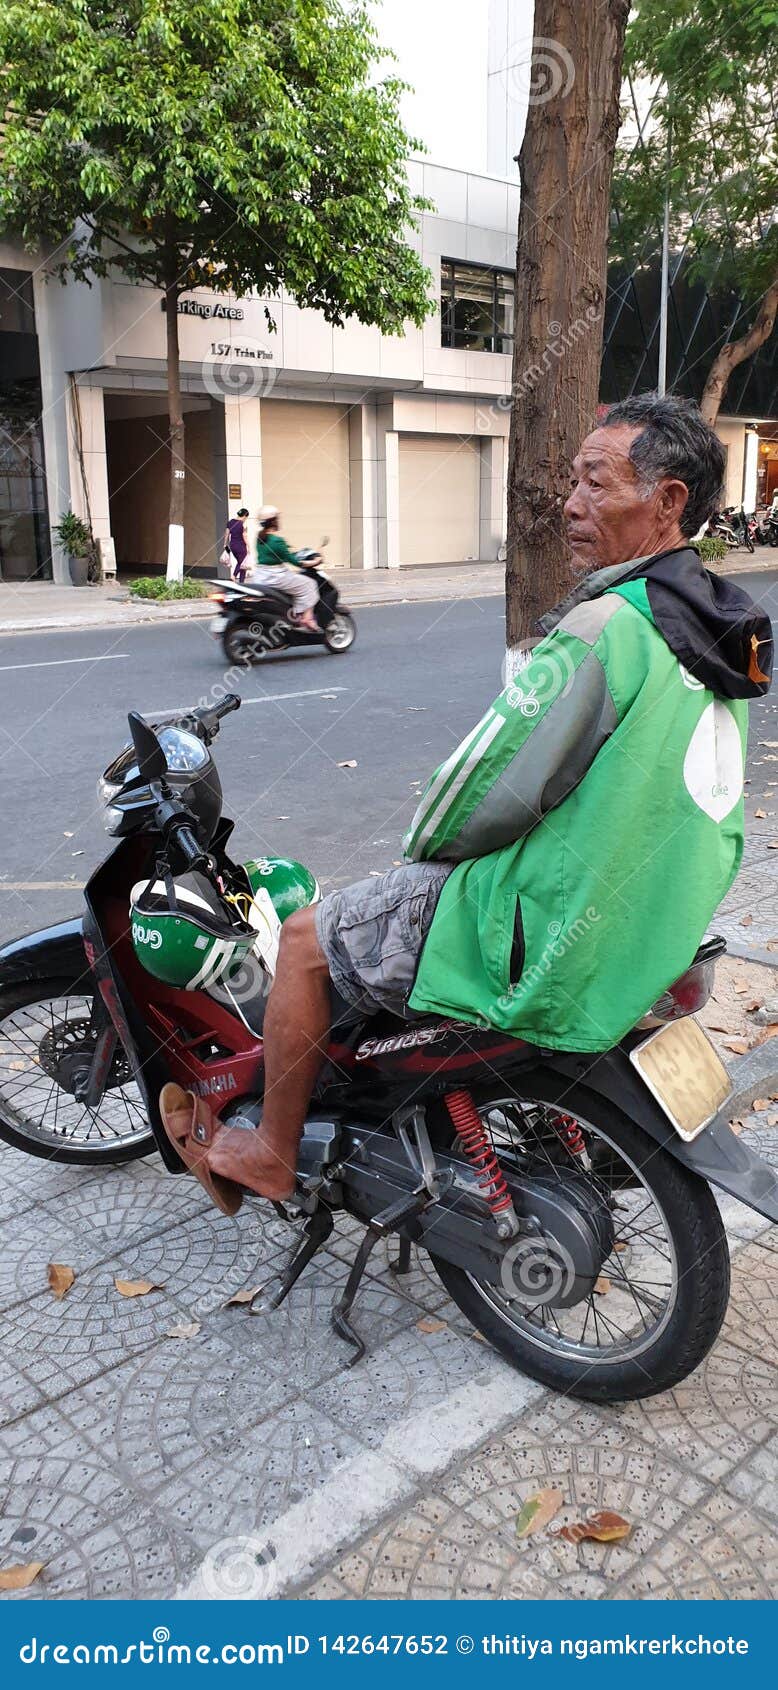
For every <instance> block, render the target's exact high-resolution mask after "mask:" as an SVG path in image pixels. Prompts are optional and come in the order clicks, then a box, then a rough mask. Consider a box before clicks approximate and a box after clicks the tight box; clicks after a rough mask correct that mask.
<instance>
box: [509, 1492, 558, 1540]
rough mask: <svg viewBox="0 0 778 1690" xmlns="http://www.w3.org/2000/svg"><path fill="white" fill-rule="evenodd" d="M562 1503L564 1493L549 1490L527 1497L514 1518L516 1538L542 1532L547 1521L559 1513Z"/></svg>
mask: <svg viewBox="0 0 778 1690" xmlns="http://www.w3.org/2000/svg"><path fill="white" fill-rule="evenodd" d="M563 1502H564V1492H563V1491H561V1490H552V1489H551V1488H547V1489H545V1490H539V1491H537V1492H536V1494H535V1495H534V1496H528V1497H527V1500H526V1502H524V1503H522V1506H521V1508H520V1509H519V1512H518V1514H517V1516H516V1536H517V1537H532V1535H533V1533H534V1532H540V1531H542V1530H543V1527H544V1526H547V1525H548V1523H549V1520H553V1518H554V1515H555V1514H558V1513H559V1510H560V1508H561V1506H562V1503H563Z"/></svg>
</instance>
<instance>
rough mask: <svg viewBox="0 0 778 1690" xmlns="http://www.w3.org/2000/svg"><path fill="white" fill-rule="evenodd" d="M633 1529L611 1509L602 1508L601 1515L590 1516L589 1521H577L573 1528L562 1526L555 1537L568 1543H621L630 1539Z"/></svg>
mask: <svg viewBox="0 0 778 1690" xmlns="http://www.w3.org/2000/svg"><path fill="white" fill-rule="evenodd" d="M631 1530H632V1527H631V1525H630V1523H629V1521H628V1520H624V1519H622V1516H621V1514H612V1513H611V1512H610V1509H608V1508H601V1509H600V1511H599V1513H597V1514H590V1515H589V1518H588V1520H576V1521H574V1523H573V1525H572V1526H562V1527H561V1529H560V1530H559V1531H558V1532H555V1534H554V1535H555V1537H563V1538H564V1539H565V1542H566V1543H583V1541H584V1539H585V1538H590V1539H592V1540H593V1541H594V1542H595V1543H620V1542H621V1540H622V1539H623V1538H625V1537H629V1534H630V1532H631Z"/></svg>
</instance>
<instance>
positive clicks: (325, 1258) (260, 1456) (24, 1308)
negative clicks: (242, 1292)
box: [0, 1117, 778, 1599]
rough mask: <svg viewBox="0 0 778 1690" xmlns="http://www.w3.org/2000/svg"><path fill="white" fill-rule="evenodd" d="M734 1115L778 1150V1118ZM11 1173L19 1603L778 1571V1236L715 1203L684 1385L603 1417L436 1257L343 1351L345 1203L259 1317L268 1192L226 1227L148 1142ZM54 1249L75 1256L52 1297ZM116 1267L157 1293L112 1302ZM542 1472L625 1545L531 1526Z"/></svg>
mask: <svg viewBox="0 0 778 1690" xmlns="http://www.w3.org/2000/svg"><path fill="white" fill-rule="evenodd" d="M762 1120H764V1117H762ZM745 1134H746V1136H747V1137H748V1139H749V1140H750V1141H751V1142H752V1143H754V1144H756V1145H757V1146H758V1147H759V1148H760V1149H761V1150H762V1153H763V1154H765V1155H766V1156H767V1157H768V1159H770V1160H771V1161H773V1162H774V1163H778V1134H777V1133H776V1130H775V1129H774V1128H772V1129H770V1128H769V1127H767V1126H765V1125H760V1124H759V1122H758V1117H753V1118H752V1119H751V1120H750V1121H749V1122H748V1123H747V1125H746V1129H745ZM0 1172H1V1173H2V1178H1V1179H0V1235H1V1242H2V1248H0V1309H2V1311H3V1312H2V1315H1V1316H0V1319H1V1320H2V1329H3V1345H2V1361H1V1362H0V1375H1V1377H2V1386H1V1388H0V1402H1V1403H2V1414H1V1419H2V1423H3V1424H2V1429H1V1430H0V1458H1V1459H2V1469H3V1476H4V1492H3V1507H2V1520H1V1522H0V1566H3V1567H7V1566H11V1565H18V1564H20V1563H26V1562H29V1561H32V1560H36V1561H43V1562H44V1563H45V1566H44V1570H43V1572H42V1574H41V1575H40V1577H39V1578H38V1579H37V1581H36V1582H35V1584H34V1585H32V1586H31V1587H30V1588H29V1590H28V1591H26V1592H24V1593H23V1595H24V1598H26V1597H30V1598H33V1599H35V1598H40V1599H51V1598H61V1597H77V1598H106V1597H129V1598H133V1599H138V1598H141V1597H154V1596H160V1597H169V1596H173V1595H178V1596H184V1595H195V1596H201V1597H202V1596H211V1597H227V1596H232V1595H239V1594H242V1595H245V1596H263V1595H267V1596H281V1595H293V1594H299V1595H303V1596H308V1597H316V1598H318V1597H325V1596H330V1595H346V1596H351V1597H358V1596H362V1595H369V1596H380V1595H384V1596H389V1595H400V1596H407V1597H420V1596H429V1595H444V1596H451V1597H462V1596H487V1597H494V1598H501V1597H505V1596H514V1597H519V1596H528V1595H529V1596H541V1597H548V1598H550V1599H553V1598H556V1597H560V1596H589V1595H595V1596H599V1597H604V1598H620V1597H624V1596H631V1595H644V1596H654V1595H678V1596H683V1597H696V1596H714V1597H736V1596H737V1597H745V1596H749V1597H757V1598H763V1599H766V1598H768V1597H769V1596H770V1595H771V1593H772V1591H773V1590H774V1587H775V1578H776V1575H778V1501H777V1500H776V1498H777V1496H778V1492H777V1491H776V1486H775V1477H776V1460H777V1459H778V1326H777V1325H776V1306H778V1305H777V1303H776V1295H775V1293H776V1288H777V1282H778V1253H776V1250H775V1235H774V1234H772V1236H769V1235H768V1233H767V1231H766V1230H765V1227H764V1223H763V1222H761V1221H760V1220H759V1219H758V1217H756V1216H754V1215H753V1214H752V1213H751V1212H750V1211H747V1210H745V1209H743V1208H741V1207H740V1206H739V1205H738V1204H736V1203H734V1202H732V1201H731V1200H725V1201H724V1204H723V1211H724V1215H725V1219H726V1223H727V1226H728V1230H729V1234H730V1243H731V1247H732V1249H733V1251H734V1252H735V1271H734V1289H733V1297H732V1303H731V1307H730V1312H729V1315H728V1318H727V1322H726V1326H725V1329H724V1333H723V1335H722V1337H721V1338H720V1339H719V1342H718V1344H717V1345H716V1347H715V1349H714V1351H713V1353H712V1355H711V1356H710V1357H709V1359H708V1361H707V1362H706V1363H705V1365H704V1366H703V1367H702V1368H700V1369H699V1370H698V1372H697V1374H696V1375H695V1376H694V1378H692V1379H691V1380H689V1381H688V1382H687V1383H686V1384H685V1385H683V1386H682V1387H680V1388H679V1389H678V1390H677V1391H674V1392H671V1393H669V1394H666V1395H664V1396H661V1397H659V1398H656V1399H652V1400H649V1401H647V1402H645V1403H643V1404H640V1405H629V1406H625V1407H622V1408H617V1409H593V1408H590V1407H587V1406H584V1405H582V1404H580V1403H576V1402H573V1401H571V1400H569V1399H565V1398H559V1397H555V1396H553V1395H551V1394H550V1393H548V1392H546V1391H545V1390H543V1389H542V1388H541V1387H540V1386H538V1385H536V1384H534V1383H533V1382H532V1381H530V1380H528V1379H525V1378H523V1377H522V1375H520V1374H518V1373H515V1372H514V1371H513V1370H512V1369H510V1368H509V1367H507V1366H506V1365H505V1364H504V1363H503V1362H502V1361H500V1359H499V1358H498V1357H497V1356H496V1355H495V1354H494V1352H493V1351H492V1350H491V1349H490V1348H489V1346H488V1345H486V1344H484V1343H483V1342H482V1341H480V1340H478V1339H477V1338H476V1337H475V1335H474V1333H473V1331H472V1329H471V1327H470V1326H469V1324H468V1322H467V1321H466V1320H465V1319H464V1318H463V1317H462V1315H460V1313H459V1312H458V1310H457V1309H456V1308H455V1307H454V1306H453V1305H452V1304H451V1303H450V1302H449V1301H448V1299H447V1296H446V1293H445V1292H444V1290H443V1287H442V1285H441V1284H440V1282H439V1281H438V1279H437V1277H436V1276H435V1274H434V1272H433V1270H432V1268H431V1265H430V1264H429V1261H428V1259H427V1258H426V1257H424V1256H419V1257H416V1258H415V1260H414V1264H413V1268H412V1272H411V1273H410V1275H409V1276H408V1277H406V1278H401V1279H398V1278H397V1277H396V1276H395V1275H394V1274H393V1272H392V1270H391V1267H390V1265H389V1260H388V1254H389V1252H388V1249H387V1248H384V1249H383V1250H382V1252H381V1253H379V1254H377V1256H376V1258H375V1259H374V1264H373V1266H372V1267H371V1270H370V1272H369V1273H368V1275H367V1277H366V1279H365V1281H364V1284H363V1289H362V1290H361V1292H360V1295H359V1300H358V1305H357V1309H356V1311H355V1318H356V1320H357V1322H358V1325H359V1329H360V1331H361V1332H362V1334H363V1336H364V1337H365V1339H366V1342H367V1345H368V1355H367V1357H366V1359H365V1360H364V1361H363V1362H362V1363H361V1365H359V1366H358V1367H356V1368H354V1369H351V1368H350V1367H349V1366H348V1361H349V1352H348V1351H347V1350H346V1348H345V1346H344V1345H343V1344H342V1342H341V1341H340V1340H339V1339H338V1338H337V1337H336V1336H335V1335H334V1333H333V1331H332V1329H331V1326H330V1309H331V1305H332V1301H333V1297H334V1296H335V1295H336V1294H337V1293H338V1292H339V1291H340V1289H342V1287H343V1284H344V1281H345V1277H346V1273H347V1264H348V1263H349V1262H350V1260H351V1258H352V1256H353V1252H354V1249H355V1245H356V1241H357V1236H358V1231H359V1229H355V1227H354V1225H353V1223H351V1222H349V1221H346V1222H345V1224H340V1225H339V1226H338V1228H337V1230H336V1232H335V1234H334V1235H333V1238H332V1240H331V1241H330V1245H329V1247H328V1248H327V1249H326V1250H324V1251H322V1252H321V1254H320V1255H319V1256H318V1258H317V1260H316V1262H315V1263H314V1264H313V1265H312V1266H311V1267H310V1268H309V1269H308V1271H307V1272H306V1273H305V1274H304V1275H303V1278H302V1279H301V1281H300V1282H299V1284H298V1286H297V1287H296V1288H295V1290H294V1291H293V1292H292V1294H291V1296H290V1298H289V1299H288V1301H287V1303H286V1304H285V1305H284V1306H283V1307H282V1308H281V1309H280V1310H278V1311H273V1310H272V1309H271V1308H270V1306H269V1299H267V1298H265V1299H264V1300H263V1299H261V1298H260V1299H259V1300H258V1303H257V1305H255V1310H256V1312H255V1313H254V1314H252V1313H250V1312H249V1309H248V1308H247V1307H245V1306H233V1307H230V1308H227V1307H225V1304H226V1303H227V1301H228V1299H229V1298H230V1297H231V1296H232V1295H233V1294H234V1293H235V1292H236V1291H238V1290H239V1289H241V1288H243V1287H246V1286H248V1287H252V1288H253V1287H256V1286H258V1285H268V1284H272V1281H273V1279H274V1276H275V1275H276V1274H277V1273H278V1271H279V1269H280V1267H281V1266H282V1264H283V1262H284V1261H285V1259H286V1254H287V1250H288V1248H289V1239H290V1234H289V1231H288V1229H287V1228H285V1227H283V1226H282V1224H281V1223H280V1222H279V1221H278V1220H276V1219H275V1217H274V1216H273V1215H272V1214H270V1212H269V1210H268V1208H267V1206H266V1205H263V1204H260V1203H257V1204H250V1203H246V1204H245V1205H244V1208H243V1210H242V1211H241V1213H240V1215H239V1216H238V1217H237V1218H236V1219H235V1220H228V1219H226V1218H225V1217H223V1216H221V1215H219V1214H218V1213H217V1212H216V1211H215V1210H214V1209H213V1207H212V1206H211V1205H210V1204H209V1203H208V1202H207V1201H206V1200H205V1198H204V1197H203V1194H202V1192H201V1190H200V1188H199V1187H198V1186H197V1185H196V1184H195V1182H194V1181H192V1180H189V1179H187V1178H186V1177H182V1178H178V1179H174V1178H171V1177H170V1176H168V1175H166V1174H165V1173H164V1172H163V1171H162V1168H161V1165H160V1164H159V1163H158V1161H157V1160H156V1158H154V1159H151V1160H149V1161H147V1162H143V1163H135V1164H134V1165H129V1166H126V1167H124V1168H115V1169H112V1170H106V1171H105V1172H100V1173H97V1172H94V1171H90V1170H88V1169H81V1170H79V1169H75V1168H72V1169H71V1168H64V1167H58V1166H55V1165H54V1164H51V1163H45V1162H40V1161H35V1160H33V1159H32V1158H29V1157H25V1156H23V1155H21V1154H19V1153H17V1152H16V1151H13V1150H11V1149H8V1148H5V1147H3V1148H2V1149H0ZM392 1249H393V1246H392ZM51 1261H55V1262H59V1263H62V1264H65V1265H66V1266H69V1267H71V1268H72V1269H73V1271H74V1273H75V1275H76V1278H75V1283H74V1284H73V1286H72V1288H71V1290H70V1291H69V1292H68V1294H67V1296H66V1297H65V1298H64V1300H62V1301H60V1302H58V1301H55V1299H54V1298H53V1296H52V1294H51V1292H50V1291H49V1289H48V1288H47V1284H46V1273H47V1264H48V1263H49V1262H51ZM115 1276H121V1277H122V1278H125V1279H130V1280H140V1279H147V1280H150V1281H151V1282H152V1283H153V1285H154V1286H155V1287H157V1288H156V1289H154V1290H153V1291H152V1292H150V1293H149V1294H148V1295H146V1296H139V1297H137V1298H134V1299H132V1300H127V1299H125V1298H123V1297H121V1296H120V1295H119V1293H118V1292H117V1290H116V1289H115V1286H114V1278H115ZM181 1326H184V1327H185V1328H189V1329H191V1334H190V1335H189V1336H184V1337H180V1336H173V1335H172V1332H173V1331H175V1329H177V1328H180V1327H181ZM556 1484H558V1486H559V1488H560V1489H561V1490H562V1491H563V1495H564V1511H563V1514H561V1515H560V1517H559V1520H558V1521H557V1524H559V1523H561V1522H562V1520H563V1519H566V1518H567V1519H570V1518H577V1517H580V1511H581V1509H583V1508H589V1507H594V1506H596V1507H606V1508H611V1509H615V1510H616V1511H617V1512H620V1513H623V1514H624V1515H625V1516H626V1517H627V1518H628V1519H629V1520H630V1522H631V1523H632V1526H633V1531H632V1534H631V1536H630V1538H629V1540H628V1541H627V1543H626V1544H622V1545H619V1544H614V1545H611V1546H600V1545H597V1544H584V1545H581V1546H579V1547H578V1548H572V1547H571V1546H569V1545H566V1544H562V1543H560V1542H559V1541H558V1540H556V1539H553V1538H552V1537H550V1536H549V1534H548V1533H543V1534H541V1535H540V1536H539V1537H536V1538H532V1539H530V1540H528V1541H527V1542H525V1543H524V1544H518V1543H517V1541H516V1537H515V1518H516V1514H517V1513H518V1510H519V1507H520V1506H521V1503H522V1500H524V1499H525V1498H527V1497H529V1496H531V1495H532V1494H533V1493H534V1492H535V1491H536V1490H537V1489H538V1488H540V1487H541V1486H544V1485H556Z"/></svg>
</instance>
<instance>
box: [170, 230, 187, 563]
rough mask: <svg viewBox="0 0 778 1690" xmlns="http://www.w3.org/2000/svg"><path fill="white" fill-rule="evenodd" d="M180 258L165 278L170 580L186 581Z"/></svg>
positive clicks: (173, 256) (174, 258)
mask: <svg viewBox="0 0 778 1690" xmlns="http://www.w3.org/2000/svg"><path fill="white" fill-rule="evenodd" d="M180 292H181V289H180V286H179V280H178V264H177V254H176V253H175V250H174V249H173V248H171V252H170V257H169V260H168V264H167V267H166V276H165V325H166V329H167V401H168V403H167V408H168V424H169V429H170V434H169V439H170V512H169V516H168V531H167V579H168V581H183V579H184V489H185V486H186V481H185V475H186V451H185V444H184V417H183V412H182V410H181V370H180V361H179V355H178V300H179V295H180Z"/></svg>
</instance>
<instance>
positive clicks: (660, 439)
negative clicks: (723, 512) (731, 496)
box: [599, 393, 726, 536]
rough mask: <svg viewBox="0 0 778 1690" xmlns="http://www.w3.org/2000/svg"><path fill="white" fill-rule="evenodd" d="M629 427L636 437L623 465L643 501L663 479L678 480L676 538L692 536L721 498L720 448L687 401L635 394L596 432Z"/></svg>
mask: <svg viewBox="0 0 778 1690" xmlns="http://www.w3.org/2000/svg"><path fill="white" fill-rule="evenodd" d="M618 423H629V424H631V425H632V427H635V428H639V429H640V433H639V435H638V436H637V439H636V440H633V442H632V445H631V446H630V449H629V461H630V463H631V464H632V467H633V469H634V471H635V474H636V475H637V476H638V478H639V480H640V481H641V482H642V483H643V484H644V487H645V491H646V496H648V494H649V493H650V492H652V491H653V489H654V488H655V487H656V486H657V485H658V483H659V482H660V481H663V480H673V481H683V483H684V485H685V486H686V487H687V488H688V490H689V497H688V499H687V501H686V508H685V510H684V511H683V514H682V516H681V519H680V528H681V533H682V534H686V535H687V536H690V535H692V534H696V533H697V532H698V530H699V529H700V528H701V527H702V525H703V523H704V522H707V520H708V517H709V516H712V514H713V512H714V511H715V510H717V509H718V505H719V502H720V499H721V490H722V483H723V480H724V466H725V463H726V458H725V454H724V448H723V446H722V444H721V441H720V440H719V439H718V436H717V435H715V434H714V432H713V429H712V428H709V426H708V424H707V423H706V422H703V419H702V416H701V415H700V410H699V407H698V406H697V405H696V404H695V403H694V400H693V399H679V398H677V397H676V396H675V395H674V394H666V395H665V397H664V398H660V396H659V394H658V393H641V394H638V395H636V396H635V398H634V399H623V400H622V401H621V403H620V404H618V405H612V406H611V408H610V410H609V411H608V414H607V416H606V417H605V418H604V420H603V421H602V422H601V423H600V424H599V426H600V428H615V427H616V426H617V424H618Z"/></svg>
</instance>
